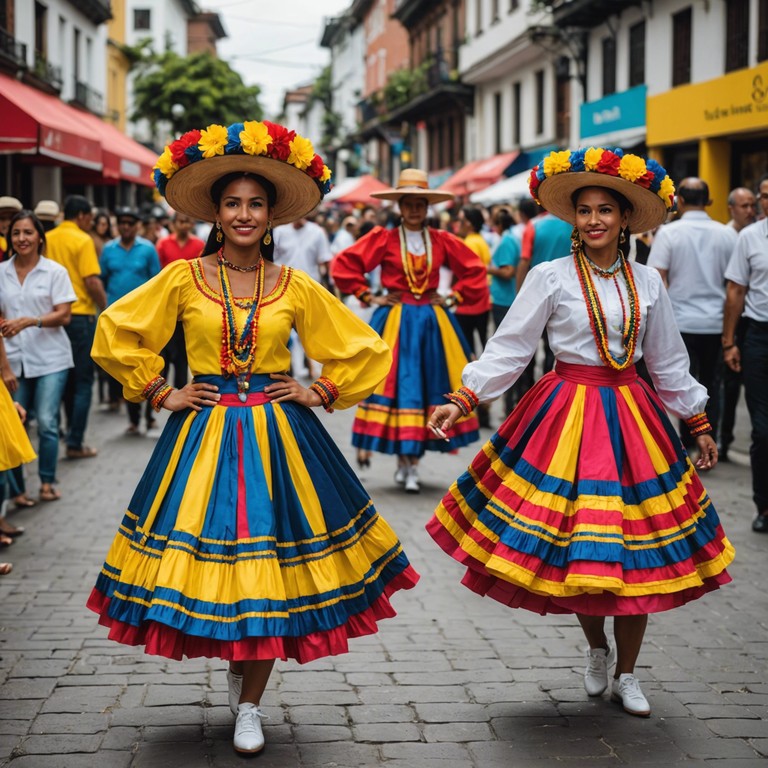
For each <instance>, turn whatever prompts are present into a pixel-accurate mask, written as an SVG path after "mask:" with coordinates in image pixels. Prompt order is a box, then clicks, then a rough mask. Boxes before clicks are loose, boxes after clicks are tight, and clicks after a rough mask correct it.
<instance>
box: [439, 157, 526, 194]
mask: <svg viewBox="0 0 768 768" xmlns="http://www.w3.org/2000/svg"><path fill="white" fill-rule="evenodd" d="M519 154H520V153H519V152H504V153H502V154H500V155H494V156H493V157H487V158H485V160H474V161H473V162H471V163H467V164H466V165H465V166H464V167H463V168H460V169H459V170H458V171H456V173H454V174H453V176H451V178H450V179H448V180H447V181H446V182H445V183H444V184H442V185H441V189H447V190H448V191H449V192H453V193H454V194H455V195H464V196H466V195H471V194H472V193H473V192H477V191H479V190H481V189H485V188H486V187H489V186H490V185H491V184H495V183H496V182H497V181H499V179H501V177H502V176H503V175H504V171H506V170H507V168H508V167H509V166H510V165H511V164H512V162H514V160H515V158H516V157H517V156H518V155H519Z"/></svg>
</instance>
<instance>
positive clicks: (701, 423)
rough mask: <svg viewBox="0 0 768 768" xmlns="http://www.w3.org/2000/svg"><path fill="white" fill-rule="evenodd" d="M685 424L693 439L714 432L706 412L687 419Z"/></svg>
mask: <svg viewBox="0 0 768 768" xmlns="http://www.w3.org/2000/svg"><path fill="white" fill-rule="evenodd" d="M685 424H686V426H687V427H688V431H689V432H690V433H691V435H692V436H693V437H698V436H699V435H705V434H707V433H709V432H711V431H712V425H711V424H710V423H709V418H708V417H707V414H706V413H704V412H702V413H697V414H696V415H695V416H691V418H690V419H686V420H685Z"/></svg>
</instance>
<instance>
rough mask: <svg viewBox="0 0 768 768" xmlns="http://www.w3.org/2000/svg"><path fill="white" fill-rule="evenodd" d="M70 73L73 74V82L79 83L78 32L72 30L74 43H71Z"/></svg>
mask: <svg viewBox="0 0 768 768" xmlns="http://www.w3.org/2000/svg"><path fill="white" fill-rule="evenodd" d="M72 71H73V72H74V73H75V82H76V83H79V82H80V79H81V78H80V30H79V29H78V28H77V27H75V29H74V42H73V43H72Z"/></svg>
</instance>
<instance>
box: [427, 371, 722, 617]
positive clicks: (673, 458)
mask: <svg viewBox="0 0 768 768" xmlns="http://www.w3.org/2000/svg"><path fill="white" fill-rule="evenodd" d="M427 530H428V531H429V533H430V534H431V536H432V537H433V538H434V539H435V541H436V542H437V543H438V544H439V545H440V546H441V547H442V548H443V549H444V550H445V552H447V553H448V554H449V555H451V556H452V557H453V558H455V559H456V560H458V561H459V562H460V563H462V564H463V565H465V566H466V573H465V576H464V579H463V581H462V583H463V584H464V585H465V586H467V587H468V588H469V589H471V590H473V591H474V592H477V593H478V594H481V595H488V596H489V597H492V598H494V599H496V600H499V601H500V602H502V603H504V604H506V605H508V606H510V607H513V608H526V609H528V610H531V611H535V612H536V613H540V614H545V613H582V614H587V615H595V616H615V615H633V614H645V613H653V612H658V611H664V610H668V609H670V608H674V607H676V606H679V605H682V604H684V603H687V602H689V601H690V600H694V599H696V598H698V597H700V596H701V595H703V594H705V593H706V592H708V591H710V590H713V589H717V588H718V587H719V586H720V585H722V584H726V583H728V582H729V581H730V580H731V579H730V576H728V574H727V572H726V570H725V569H726V567H727V566H728V564H729V563H730V562H731V561H732V560H733V557H734V550H733V547H732V546H731V544H730V542H729V541H728V539H727V538H726V536H725V534H724V532H723V529H722V527H721V525H720V521H719V519H718V516H717V512H716V511H715V508H714V506H713V504H712V501H711V500H710V498H709V496H707V492H706V491H705V490H704V487H703V485H702V484H701V480H700V479H699V476H698V474H697V473H696V470H695V468H694V467H693V465H692V464H691V461H690V460H689V458H688V455H687V454H686V452H685V449H684V448H683V446H682V444H681V443H680V440H679V438H678V436H677V434H676V432H675V429H674V427H673V426H672V424H671V422H670V420H669V418H668V417H667V415H666V412H665V410H664V407H663V405H662V404H661V402H660V400H659V399H658V397H657V395H656V394H655V393H654V392H653V391H652V390H651V388H650V387H648V385H647V384H646V383H645V382H644V381H642V379H639V378H638V377H637V375H636V373H635V370H634V367H633V368H632V369H629V370H626V371H622V372H616V371H613V370H611V369H609V368H607V367H605V368H603V367H598V366H581V365H569V364H563V363H560V362H558V364H557V366H556V368H555V371H553V372H551V373H548V374H547V375H545V376H544V377H543V378H542V379H541V380H540V381H539V382H538V383H537V384H536V386H535V387H534V388H533V389H531V390H530V392H528V393H527V394H526V396H525V397H524V398H523V399H522V400H521V401H520V403H519V404H518V406H517V407H516V408H515V410H514V411H513V412H512V414H511V415H510V416H509V418H508V419H507V420H506V421H505V422H504V424H503V425H502V426H501V427H500V428H499V430H498V432H496V434H494V435H493V436H492V437H491V439H490V440H489V441H488V442H487V443H486V444H485V446H484V447H483V449H482V451H480V453H479V454H478V455H477V456H476V457H475V459H474V461H473V462H472V464H471V465H470V467H469V468H468V470H467V471H466V472H465V473H464V474H463V475H462V476H461V477H460V478H459V479H458V480H457V481H456V482H455V483H454V484H453V485H452V486H451V488H450V490H449V491H448V493H447V494H446V495H445V497H444V498H443V500H442V503H441V504H440V506H439V507H438V508H437V510H436V512H435V515H434V517H433V518H432V519H431V520H430V522H429V523H428V525H427Z"/></svg>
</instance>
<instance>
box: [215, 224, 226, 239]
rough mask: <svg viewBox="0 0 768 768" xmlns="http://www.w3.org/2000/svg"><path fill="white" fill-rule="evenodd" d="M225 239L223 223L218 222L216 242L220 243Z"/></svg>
mask: <svg viewBox="0 0 768 768" xmlns="http://www.w3.org/2000/svg"><path fill="white" fill-rule="evenodd" d="M223 239H224V233H223V232H222V231H221V224H219V222H218V221H217V222H216V242H217V243H220V242H221V241H222V240H223Z"/></svg>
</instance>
